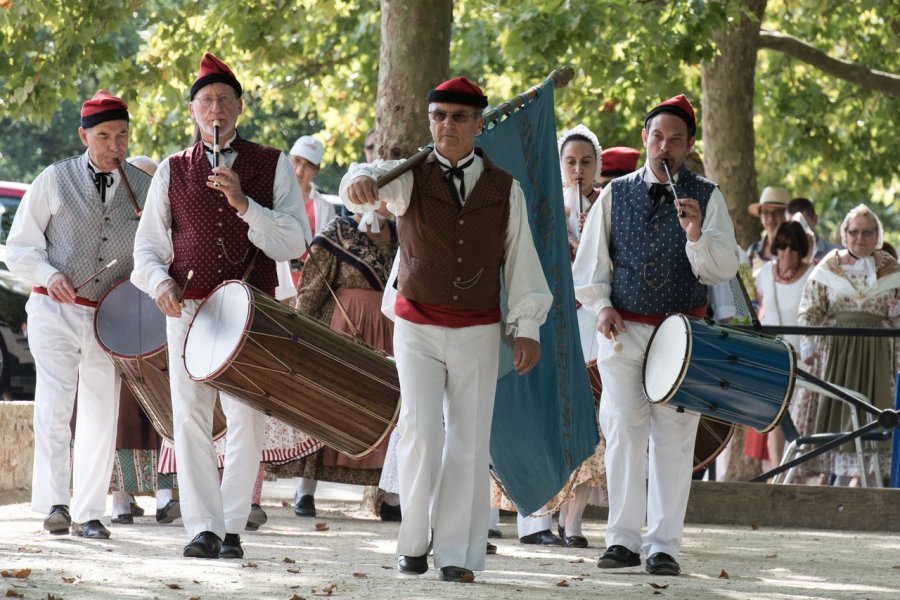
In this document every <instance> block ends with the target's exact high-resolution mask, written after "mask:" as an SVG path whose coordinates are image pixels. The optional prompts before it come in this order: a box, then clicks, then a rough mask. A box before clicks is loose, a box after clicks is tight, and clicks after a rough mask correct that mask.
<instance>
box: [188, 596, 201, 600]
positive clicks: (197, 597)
mask: <svg viewBox="0 0 900 600" xmlns="http://www.w3.org/2000/svg"><path fill="white" fill-rule="evenodd" d="M188 600H200V596H191V597H190V598H189V599H188Z"/></svg>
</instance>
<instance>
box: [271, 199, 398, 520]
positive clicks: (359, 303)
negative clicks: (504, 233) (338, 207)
mask: <svg viewBox="0 0 900 600" xmlns="http://www.w3.org/2000/svg"><path fill="white" fill-rule="evenodd" d="M397 244H398V241H397V228H396V225H395V224H394V222H393V221H391V220H389V219H386V218H385V216H384V215H379V216H378V217H377V218H374V217H367V218H366V219H363V218H362V217H361V215H352V216H338V217H335V218H334V219H332V220H331V221H330V222H329V223H328V224H327V225H326V226H325V227H324V228H323V229H322V230H321V231H320V232H319V233H318V234H317V235H316V237H315V238H313V241H312V244H311V248H310V256H309V258H308V259H307V261H306V262H305V263H304V266H303V271H302V273H301V276H300V284H299V287H298V289H297V300H296V308H297V309H298V310H300V311H301V312H303V313H305V314H308V315H310V316H312V317H315V318H317V319H319V320H321V321H324V322H326V323H328V324H330V326H331V328H332V329H334V330H336V331H340V332H343V333H347V334H350V335H353V325H355V326H356V328H357V329H358V330H359V332H360V334H361V337H362V339H363V341H365V342H366V343H368V344H369V345H371V346H373V347H375V348H378V349H379V350H382V351H384V352H385V353H386V354H392V353H393V346H392V339H393V323H392V322H391V321H390V320H389V319H388V318H387V317H385V316H384V315H382V314H381V297H382V294H383V292H384V287H385V284H386V282H387V279H388V276H389V275H390V272H391V266H392V265H393V262H394V256H395V255H396V252H397ZM329 285H330V287H331V289H332V290H333V291H334V293H335V295H336V296H337V298H338V300H339V301H340V304H341V306H342V307H343V309H344V310H345V311H346V313H347V316H348V317H349V318H350V320H352V321H353V325H351V324H349V323H347V320H346V318H345V317H344V314H343V312H342V311H341V310H340V309H339V308H337V307H336V303H335V300H334V297H333V296H332V295H331V291H329ZM386 448H387V440H385V442H384V443H383V444H382V445H381V446H380V447H379V448H378V449H376V450H375V451H373V452H372V453H370V454H369V455H367V456H365V457H364V458H361V459H351V458H348V457H347V456H345V455H343V454H341V453H339V452H337V451H335V450H332V449H331V448H328V447H325V448H323V449H322V450H321V451H319V452H316V453H314V454H311V455H309V456H308V457H305V458H303V459H301V460H299V461H296V462H294V463H291V464H290V465H285V466H283V467H280V468H279V469H277V472H278V474H280V475H286V474H292V475H299V476H300V477H302V479H301V482H300V485H299V486H298V492H297V499H296V502H297V503H296V505H295V509H294V511H295V513H296V514H297V515H298V516H315V500H314V496H315V489H316V482H317V481H319V480H321V481H333V482H338V483H350V484H357V485H372V486H377V485H378V480H379V476H380V473H381V467H382V465H383V463H384V458H385V452H386ZM391 500H393V502H392V501H391ZM385 501H386V503H387V504H388V505H390V506H398V505H399V498H386V499H385ZM398 512H399V509H398ZM397 517H398V519H399V514H398V515H397ZM385 520H397V519H385Z"/></svg>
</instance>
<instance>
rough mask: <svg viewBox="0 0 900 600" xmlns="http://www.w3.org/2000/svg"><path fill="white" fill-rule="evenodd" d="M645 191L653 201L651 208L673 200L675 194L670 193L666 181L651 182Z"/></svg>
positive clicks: (670, 188) (656, 207)
mask: <svg viewBox="0 0 900 600" xmlns="http://www.w3.org/2000/svg"><path fill="white" fill-rule="evenodd" d="M647 193H648V194H649V195H650V200H651V201H652V202H653V210H656V209H658V208H659V206H660V205H661V204H662V203H663V202H674V201H675V196H674V194H672V187H671V186H670V185H669V184H668V183H651V184H650V189H649V190H647Z"/></svg>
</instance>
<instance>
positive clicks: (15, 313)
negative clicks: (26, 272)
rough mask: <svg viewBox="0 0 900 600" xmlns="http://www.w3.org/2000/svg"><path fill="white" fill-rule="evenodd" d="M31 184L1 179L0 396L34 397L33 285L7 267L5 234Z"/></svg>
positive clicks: (5, 397)
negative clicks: (30, 325)
mask: <svg viewBox="0 0 900 600" xmlns="http://www.w3.org/2000/svg"><path fill="white" fill-rule="evenodd" d="M28 187H29V186H28V184H24V183H17V182H13V181H0V396H2V397H3V398H4V399H8V398H29V399H31V398H33V397H34V381H35V370H34V358H33V357H32V356H31V351H30V350H29V349H28V320H27V316H26V314H25V303H26V302H27V301H28V296H29V295H30V294H31V285H30V284H29V283H28V282H27V281H24V280H22V279H21V278H19V277H17V276H16V275H13V274H12V273H11V272H10V271H9V269H7V268H6V236H7V235H9V228H10V225H12V220H13V217H14V216H15V214H16V209H17V208H18V207H19V202H20V201H21V200H22V196H24V195H25V192H26V191H27V190H28Z"/></svg>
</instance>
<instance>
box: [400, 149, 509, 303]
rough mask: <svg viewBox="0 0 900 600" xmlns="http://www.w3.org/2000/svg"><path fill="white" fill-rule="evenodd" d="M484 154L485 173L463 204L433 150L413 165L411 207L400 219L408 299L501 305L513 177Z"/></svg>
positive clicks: (402, 287)
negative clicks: (454, 195)
mask: <svg viewBox="0 0 900 600" xmlns="http://www.w3.org/2000/svg"><path fill="white" fill-rule="evenodd" d="M477 152H478V153H479V155H481V151H480V150H477ZM481 156H482V158H483V159H484V172H483V173H482V174H481V177H479V178H478V181H477V182H476V183H475V187H474V188H473V189H472V191H471V192H470V193H469V194H468V196H467V198H466V203H465V204H464V205H463V206H462V207H460V206H459V204H457V202H456V200H455V199H454V198H453V196H452V195H451V194H450V188H449V185H448V184H447V181H446V180H445V179H444V175H443V171H442V169H441V167H440V165H439V164H438V163H437V162H436V161H435V158H434V154H432V155H431V156H429V157H428V158H427V159H426V160H425V161H424V162H423V163H422V164H421V165H419V166H418V167H415V168H414V169H413V170H412V173H413V189H412V195H411V198H410V202H409V208H407V210H406V212H405V213H404V214H403V216H401V217H398V219H397V233H398V236H399V238H400V256H401V265H402V268H401V269H400V275H399V277H398V288H397V289H398V291H399V292H400V294H401V295H402V296H403V297H404V298H408V299H409V300H412V301H414V302H423V303H426V304H434V305H440V306H446V307H450V308H453V309H485V308H497V307H498V306H500V267H501V266H502V264H503V251H504V245H505V242H506V229H507V227H508V223H509V192H510V189H511V187H512V181H513V179H512V176H511V175H510V174H509V173H507V172H506V171H504V170H502V169H500V168H499V167H497V166H496V165H494V164H493V163H491V162H490V161H489V160H488V159H487V157H485V156H483V155H481Z"/></svg>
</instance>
